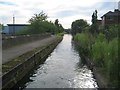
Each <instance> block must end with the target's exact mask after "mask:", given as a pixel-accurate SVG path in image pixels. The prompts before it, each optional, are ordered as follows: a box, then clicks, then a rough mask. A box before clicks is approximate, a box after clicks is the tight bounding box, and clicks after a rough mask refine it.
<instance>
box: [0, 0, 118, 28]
mask: <svg viewBox="0 0 120 90" xmlns="http://www.w3.org/2000/svg"><path fill="white" fill-rule="evenodd" d="M114 2H118V0H106V1H104V0H0V10H1V11H0V13H1V14H0V22H2V23H4V24H7V23H12V16H13V14H14V15H15V18H16V19H15V22H16V23H27V21H28V20H29V19H30V18H31V17H32V16H33V14H35V13H39V12H41V11H42V10H43V11H44V12H45V13H46V14H47V15H48V16H49V18H48V20H52V21H54V20H55V19H59V21H60V23H61V24H62V25H63V26H64V27H65V28H69V27H71V23H72V22H73V21H74V20H77V19H85V20H87V21H88V22H89V23H91V15H92V13H93V11H94V10H95V9H97V10H98V18H99V19H100V17H101V16H102V15H103V14H105V13H106V12H107V11H109V10H114V8H116V5H117V3H114Z"/></svg>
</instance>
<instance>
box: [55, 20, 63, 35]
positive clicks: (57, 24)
mask: <svg viewBox="0 0 120 90" xmlns="http://www.w3.org/2000/svg"><path fill="white" fill-rule="evenodd" d="M55 26H56V27H57V32H58V33H61V32H63V31H64V28H63V26H62V25H61V24H59V20H58V19H56V20H55Z"/></svg>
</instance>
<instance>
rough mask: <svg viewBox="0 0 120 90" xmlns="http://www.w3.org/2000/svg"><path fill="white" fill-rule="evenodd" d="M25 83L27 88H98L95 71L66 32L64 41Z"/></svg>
mask: <svg viewBox="0 0 120 90" xmlns="http://www.w3.org/2000/svg"><path fill="white" fill-rule="evenodd" d="M29 79H30V81H28V82H26V83H25V84H24V86H25V88H97V87H98V86H97V83H96V80H95V79H94V78H93V73H92V71H91V70H90V69H88V68H87V66H86V65H82V62H81V58H80V56H79V54H78V52H77V51H76V50H75V49H74V45H73V44H72V36H71V35H69V34H65V35H64V37H63V40H62V42H61V43H60V44H59V45H58V46H57V47H56V49H55V50H54V51H53V52H52V53H51V54H50V55H49V57H48V58H47V59H46V61H45V62H44V63H43V64H41V65H40V66H39V68H38V69H37V70H35V71H34V74H32V75H31V76H30V77H29Z"/></svg>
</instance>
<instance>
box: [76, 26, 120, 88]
mask: <svg viewBox="0 0 120 90" xmlns="http://www.w3.org/2000/svg"><path fill="white" fill-rule="evenodd" d="M91 27H92V25H91ZM119 28H120V25H113V26H109V27H107V28H103V27H101V29H99V32H97V33H96V31H95V33H94V32H93V33H91V32H92V31H90V30H91V28H90V27H89V28H87V29H88V30H86V31H84V32H83V31H82V32H81V33H78V32H77V34H76V35H74V40H75V42H76V43H77V47H78V50H79V52H80V55H85V56H87V57H89V58H90V59H91V60H92V62H93V63H94V65H95V67H96V68H98V70H99V72H100V73H102V74H103V75H104V77H105V78H107V79H108V81H109V82H110V86H113V87H119V86H120V79H119V73H120V70H119V68H120V66H119V64H120V60H119V57H118V49H119V47H118V43H119V38H118V30H119Z"/></svg>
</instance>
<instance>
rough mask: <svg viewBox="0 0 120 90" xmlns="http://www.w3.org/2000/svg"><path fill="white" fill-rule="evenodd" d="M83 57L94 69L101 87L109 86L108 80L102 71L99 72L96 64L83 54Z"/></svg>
mask: <svg viewBox="0 0 120 90" xmlns="http://www.w3.org/2000/svg"><path fill="white" fill-rule="evenodd" d="M83 58H84V60H85V62H86V64H87V66H88V67H89V68H90V69H91V70H92V71H93V74H94V76H95V78H96V81H97V84H98V86H99V88H108V87H109V83H108V81H107V80H106V79H105V78H104V77H103V76H101V74H100V72H98V70H97V68H96V67H95V65H94V64H93V62H92V61H91V60H90V59H89V58H87V57H86V56H84V55H83Z"/></svg>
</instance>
